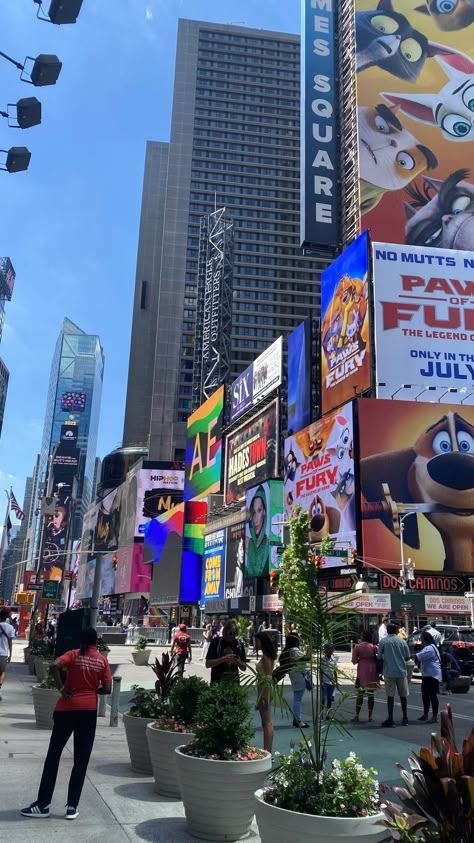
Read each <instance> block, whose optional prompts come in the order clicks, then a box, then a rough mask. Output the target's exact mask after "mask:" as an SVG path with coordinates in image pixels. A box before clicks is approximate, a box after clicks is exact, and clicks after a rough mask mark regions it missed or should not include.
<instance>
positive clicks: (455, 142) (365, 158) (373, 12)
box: [355, 0, 474, 250]
mask: <svg viewBox="0 0 474 843" xmlns="http://www.w3.org/2000/svg"><path fill="white" fill-rule="evenodd" d="M355 8H356V14H355V30H356V64H357V102H358V109H357V112H358V135H359V174H360V206H361V214H362V220H361V227H362V228H363V229H370V233H371V237H372V239H373V240H380V241H383V242H390V243H408V244H411V245H416V246H439V247H442V248H445V249H466V250H470V249H473V248H474V181H473V175H472V174H471V170H472V160H473V146H472V142H473V141H474V122H473V118H474V3H473V2H472V0H423V2H421V0H356V3H355Z"/></svg>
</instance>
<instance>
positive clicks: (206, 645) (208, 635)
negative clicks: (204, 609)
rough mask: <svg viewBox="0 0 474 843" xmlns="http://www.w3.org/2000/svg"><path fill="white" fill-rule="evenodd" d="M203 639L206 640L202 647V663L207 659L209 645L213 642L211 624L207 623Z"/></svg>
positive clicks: (200, 657)
mask: <svg viewBox="0 0 474 843" xmlns="http://www.w3.org/2000/svg"><path fill="white" fill-rule="evenodd" d="M202 637H203V638H204V641H203V645H202V650H201V655H200V656H199V661H200V662H202V661H203V659H205V658H206V656H207V651H208V649H209V644H210V643H211V641H212V630H211V624H210V623H207V624H206V625H205V627H204V629H203V631H202Z"/></svg>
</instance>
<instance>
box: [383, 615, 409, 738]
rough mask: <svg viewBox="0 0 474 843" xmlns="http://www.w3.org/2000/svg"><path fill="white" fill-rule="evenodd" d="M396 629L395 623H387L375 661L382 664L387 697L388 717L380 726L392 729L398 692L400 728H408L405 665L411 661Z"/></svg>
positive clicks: (404, 643)
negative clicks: (384, 635) (400, 708)
mask: <svg viewBox="0 0 474 843" xmlns="http://www.w3.org/2000/svg"><path fill="white" fill-rule="evenodd" d="M397 633H398V627H397V625H396V624H395V623H389V624H388V627H387V636H386V637H385V638H383V639H382V641H381V642H380V644H379V648H378V653H377V659H378V660H379V661H381V662H382V663H383V677H384V682H385V693H386V695H387V709H388V717H387V719H386V720H384V722H383V723H382V726H385V727H393V726H395V725H396V724H395V721H394V719H393V710H394V706H395V692H396V691H397V692H398V696H399V697H400V704H401V707H402V715H403V719H402V726H408V701H407V700H408V677H407V666H406V663H407V661H409V660H410V659H411V655H410V650H409V649H408V644H407V642H406V641H405V640H404V639H403V638H399V637H398V635H397Z"/></svg>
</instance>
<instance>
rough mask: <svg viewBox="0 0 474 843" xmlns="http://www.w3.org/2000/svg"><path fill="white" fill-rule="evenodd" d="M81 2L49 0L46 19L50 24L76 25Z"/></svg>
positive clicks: (75, 0) (74, 0)
mask: <svg viewBox="0 0 474 843" xmlns="http://www.w3.org/2000/svg"><path fill="white" fill-rule="evenodd" d="M81 6H82V0H51V3H50V6H49V12H48V17H49V19H50V21H51V23H57V24H61V23H76V20H77V16H78V14H79V12H80V11H81Z"/></svg>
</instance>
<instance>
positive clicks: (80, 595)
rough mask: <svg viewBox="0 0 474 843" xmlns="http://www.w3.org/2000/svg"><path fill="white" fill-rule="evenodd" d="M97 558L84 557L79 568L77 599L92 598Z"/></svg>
mask: <svg viewBox="0 0 474 843" xmlns="http://www.w3.org/2000/svg"><path fill="white" fill-rule="evenodd" d="M96 562H97V560H96V559H89V560H87V559H84V560H83V561H81V562H80V564H79V567H78V569H77V584H76V600H90V599H91V597H92V591H93V589H94V577H95V566H96Z"/></svg>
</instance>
